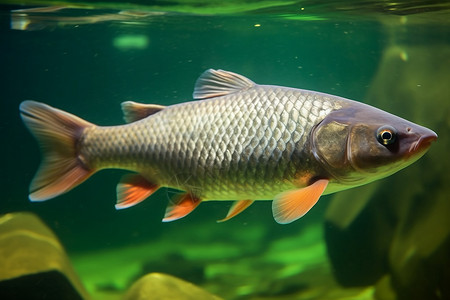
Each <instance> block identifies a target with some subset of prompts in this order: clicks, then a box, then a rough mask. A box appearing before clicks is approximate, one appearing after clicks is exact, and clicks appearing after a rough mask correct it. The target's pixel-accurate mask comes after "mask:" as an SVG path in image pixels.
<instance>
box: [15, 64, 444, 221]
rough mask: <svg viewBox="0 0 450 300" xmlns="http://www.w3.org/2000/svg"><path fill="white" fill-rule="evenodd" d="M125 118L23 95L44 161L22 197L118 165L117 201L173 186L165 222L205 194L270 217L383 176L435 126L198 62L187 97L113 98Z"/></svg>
mask: <svg viewBox="0 0 450 300" xmlns="http://www.w3.org/2000/svg"><path fill="white" fill-rule="evenodd" d="M121 108H122V111H123V114H124V120H125V122H126V124H122V125H117V126H98V125H94V124H92V123H90V122H88V121H85V120H83V119H81V118H79V117H77V116H74V115H72V114H70V113H67V112H65V111H62V110H59V109H57V108H53V107H51V106H48V105H46V104H43V103H40V102H36V101H32V100H26V101H24V102H22V103H21V104H20V114H21V118H22V120H23V122H24V124H25V125H26V127H27V128H28V129H29V131H30V132H31V133H32V135H33V136H34V137H35V138H36V139H37V141H38V144H39V145H40V149H41V153H42V155H43V159H42V162H41V165H40V167H39V168H38V171H37V173H36V175H35V177H34V178H33V180H32V181H31V184H30V194H29V199H30V200H31V201H45V200H48V199H51V198H54V197H57V196H59V195H61V194H63V193H66V192H68V191H70V190H71V189H73V188H74V187H76V186H78V185H79V184H81V183H82V182H83V181H85V180H86V179H87V178H89V177H90V176H91V175H92V174H94V173H95V172H97V171H99V170H102V169H110V168H116V169H124V170H128V171H131V172H132V173H127V174H125V175H124V176H123V177H122V178H121V179H120V181H119V183H118V185H117V188H116V193H117V200H116V204H115V207H116V209H124V208H128V207H131V206H134V205H136V204H138V203H140V202H142V201H143V200H145V199H146V198H148V197H149V196H150V195H152V194H153V193H154V192H155V191H156V190H158V189H159V188H161V187H168V188H173V189H176V190H178V191H180V192H179V193H177V194H176V195H175V196H174V197H172V198H170V199H169V202H168V205H167V208H166V211H165V215H164V217H163V219H162V221H163V222H169V221H174V220H178V219H180V218H182V217H185V216H186V215H188V214H189V213H191V212H192V211H193V210H194V209H195V208H196V207H197V206H198V205H199V204H200V203H201V202H203V201H213V200H217V201H221V200H224V201H233V203H232V205H231V207H230V208H229V211H228V214H227V215H226V216H225V217H224V218H223V219H221V220H218V222H224V221H227V220H229V219H231V218H233V217H235V216H236V215H238V214H239V213H241V212H242V211H244V210H245V209H246V208H248V207H249V206H250V205H251V204H252V203H253V202H254V201H257V200H272V213H273V217H274V219H275V221H276V222H278V223H280V224H288V223H291V222H293V221H295V220H297V219H299V218H301V217H302V216H304V215H305V214H306V213H307V212H308V211H309V210H310V209H311V208H312V207H313V206H314V205H315V204H316V203H317V201H318V199H319V198H320V197H321V195H326V194H331V193H335V192H339V191H342V190H345V189H349V188H353V187H357V186H361V185H364V184H367V183H370V182H372V181H375V180H378V179H381V178H384V177H387V176H389V175H391V174H393V173H395V172H397V171H399V170H401V169H403V168H405V167H406V166H408V165H410V164H412V163H413V162H415V161H416V160H418V159H419V158H420V157H421V156H423V155H424V154H425V152H426V151H427V150H428V149H429V147H430V145H431V144H432V142H433V141H435V140H436V139H437V134H436V133H435V132H433V131H432V130H430V129H428V128H425V127H423V126H420V125H417V124H414V123H412V122H410V121H407V120H405V119H402V118H400V117H398V116H395V115H393V114H390V113H388V112H385V111H383V110H380V109H378V108H375V107H373V106H370V105H367V104H364V103H361V102H357V101H353V100H349V99H346V98H342V97H339V96H334V95H329V94H325V93H320V92H316V91H309V90H302V89H296V88H289V87H282V86H273V85H259V84H256V83H254V82H253V81H252V80H250V79H248V78H246V77H244V76H242V75H239V74H237V73H233V72H229V71H224V70H214V69H209V70H206V71H205V72H204V73H202V74H201V76H200V77H199V78H198V79H197V81H196V83H195V88H194V93H193V100H192V101H187V102H183V103H179V104H174V105H170V106H163V105H158V104H142V103H137V102H133V101H126V102H123V103H122V105H121Z"/></svg>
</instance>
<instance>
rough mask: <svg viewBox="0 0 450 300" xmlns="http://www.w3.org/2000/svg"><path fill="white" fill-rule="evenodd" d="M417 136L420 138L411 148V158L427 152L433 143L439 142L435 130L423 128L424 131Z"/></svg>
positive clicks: (409, 152)
mask: <svg viewBox="0 0 450 300" xmlns="http://www.w3.org/2000/svg"><path fill="white" fill-rule="evenodd" d="M416 135H417V136H418V138H417V140H416V141H415V142H413V143H412V144H411V146H410V147H409V151H408V154H409V156H411V155H414V154H416V153H420V152H424V151H426V150H427V149H428V148H429V147H430V146H431V143H432V142H434V141H435V140H437V137H438V136H437V134H436V133H435V132H434V131H433V130H430V129H428V128H423V130H421V132H417V133H416Z"/></svg>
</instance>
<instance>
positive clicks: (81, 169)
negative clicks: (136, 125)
mask: <svg viewBox="0 0 450 300" xmlns="http://www.w3.org/2000/svg"><path fill="white" fill-rule="evenodd" d="M20 114H21V117H22V120H23V122H24V123H25V125H26V126H27V127H28V129H29V130H30V131H31V133H32V134H33V135H34V137H35V138H36V139H37V140H38V143H39V145H40V147H41V152H42V155H43V160H42V162H41V166H40V167H39V169H38V171H37V173H36V175H35V177H34V179H33V181H32V182H31V184H30V195H29V198H30V200H31V201H44V200H48V199H51V198H53V197H56V196H58V195H60V194H63V193H65V192H67V191H69V190H71V189H72V188H74V187H75V186H77V185H79V184H80V183H82V182H83V181H84V180H86V179H87V178H88V177H89V176H90V175H92V174H93V173H94V171H93V170H90V169H89V168H88V167H87V166H86V165H85V164H83V162H82V160H80V158H79V157H78V141H79V139H80V137H81V135H82V133H83V130H84V129H85V128H87V127H90V126H94V125H93V124H91V123H89V122H87V121H84V120H82V119H80V118H78V117H76V116H74V115H71V114H69V113H66V112H64V111H62V110H59V109H56V108H53V107H50V106H48V105H45V104H43V103H39V102H35V101H24V102H22V103H21V104H20Z"/></svg>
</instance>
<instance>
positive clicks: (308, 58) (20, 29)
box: [0, 0, 450, 300]
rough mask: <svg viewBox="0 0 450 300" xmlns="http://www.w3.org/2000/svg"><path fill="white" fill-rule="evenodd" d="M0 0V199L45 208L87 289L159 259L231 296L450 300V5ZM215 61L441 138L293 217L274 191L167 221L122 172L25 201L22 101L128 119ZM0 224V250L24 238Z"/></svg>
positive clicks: (120, 279)
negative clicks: (136, 106)
mask: <svg viewBox="0 0 450 300" xmlns="http://www.w3.org/2000/svg"><path fill="white" fill-rule="evenodd" d="M2 3H3V4H1V5H0V9H1V10H0V14H1V15H0V20H1V23H0V26H1V27H0V30H1V33H0V65H1V89H0V93H1V94H0V99H1V110H0V111H1V118H0V128H1V132H2V143H1V145H2V146H1V148H0V151H1V152H0V153H1V155H0V157H1V159H2V180H1V181H0V184H1V191H2V196H1V200H0V201H1V202H0V203H1V205H0V213H1V214H2V215H4V214H8V215H9V216H10V215H11V214H10V213H14V212H30V213H33V214H35V215H36V216H38V217H39V218H40V219H41V220H42V221H43V222H44V223H45V224H46V225H47V226H48V227H49V228H50V229H51V230H52V231H53V232H54V234H55V235H56V236H57V238H58V239H59V241H60V243H61V244H62V245H63V247H64V249H65V251H66V252H67V254H68V257H69V259H70V262H71V264H72V265H73V268H74V269H75V272H76V274H77V275H76V276H78V277H79V278H80V280H81V282H82V285H83V286H84V288H85V289H86V291H87V292H82V293H81V294H83V293H84V296H82V297H83V298H86V297H92V299H122V297H124V295H125V294H126V292H127V290H128V289H129V288H130V286H131V285H132V284H133V282H135V281H136V280H137V279H138V278H140V277H141V276H143V275H145V274H147V273H151V272H160V273H165V274H171V275H174V276H176V277H178V278H181V279H183V280H186V281H188V282H191V283H194V284H196V285H197V286H199V287H201V288H202V289H204V290H206V291H208V292H210V293H212V294H215V295H217V296H218V297H221V298H224V299H383V300H384V299H450V290H449V289H450V287H449V286H450V285H449V283H450V271H449V270H450V257H449V253H450V196H449V195H450V188H449V186H450V185H449V184H450V175H449V171H448V170H449V168H450V163H449V154H448V149H449V148H450V140H449V134H450V117H449V116H450V84H449V83H450V4H449V3H448V2H445V1H430V2H425V1H405V2H395V3H394V2H392V3H391V2H388V1H376V2H375V1H374V2H370V1H365V2H362V3H359V4H356V3H353V2H352V1H348V2H342V1H318V2H317V1H236V0H235V1H226V2H223V1H200V0H198V1H170V2H165V1H147V2H146V1H143V2H138V1H135V2H134V3H133V2H120V1H113V2H108V3H106V2H105V3H101V4H98V3H96V2H70V3H63V4H62V3H61V2H54V5H58V6H52V5H53V2H52V1H41V2H40V1H30V2H29V3H27V6H23V5H17V4H15V3H14V2H13V1H11V2H8V1H2ZM21 4H23V3H21ZM35 7H50V8H46V9H34V8H35ZM209 68H214V69H224V70H229V71H232V72H236V73H239V74H242V75H244V76H246V77H248V78H250V79H251V80H253V81H255V82H256V83H260V84H273V85H282V86H289V87H296V88H302V89H309V90H315V91H320V92H325V93H329V94H333V95H338V96H342V97H345V98H349V99H354V100H357V101H361V102H365V103H368V104H370V105H373V106H376V107H378V108H381V109H383V110H385V111H388V112H390V113H393V114H395V115H398V116H400V117H403V118H405V119H408V120H410V121H412V122H414V123H418V124H420V125H423V126H426V127H428V128H430V129H432V130H434V131H435V132H436V133H437V134H438V135H439V138H438V140H437V142H436V143H434V144H433V145H432V147H431V148H430V150H429V151H428V153H427V154H426V155H425V156H424V157H423V158H421V159H420V160H419V161H418V162H416V163H414V164H413V165H411V166H409V167H407V168H406V169H404V170H402V171H400V172H399V173H397V174H394V175H392V176H390V177H388V178H385V179H382V180H380V181H378V182H375V183H372V184H370V185H367V186H364V187H360V188H355V189H352V190H349V191H345V192H341V193H338V194H335V195H329V196H324V197H321V199H320V201H319V202H318V203H317V205H316V206H315V207H314V208H313V209H312V210H311V211H310V212H309V213H308V214H307V215H306V216H304V217H303V218H301V219H300V220H298V221H296V222H294V223H292V224H289V225H279V224H277V223H276V222H275V221H274V220H273V217H272V210H271V202H270V201H260V202H256V203H255V204H253V205H252V206H251V207H250V208H248V209H247V210H246V211H245V212H243V213H242V214H240V215H239V216H237V217H235V218H233V219H232V220H230V221H227V222H225V223H220V224H219V223H216V220H218V219H221V218H223V217H224V216H225V215H226V212H227V210H228V208H229V206H230V205H231V202H223V201H221V202H206V203H203V204H202V205H200V206H199V207H198V208H197V209H196V210H195V211H194V212H192V213H191V214H189V215H188V216H187V217H185V218H183V219H180V220H178V221H175V222H171V223H162V222H161V219H162V217H163V215H164V211H165V206H166V204H167V200H168V196H170V195H172V194H171V193H172V192H171V191H168V190H166V189H160V190H159V191H158V192H157V193H156V194H154V195H152V197H150V198H149V199H147V200H146V201H144V202H142V203H141V204H139V205H136V206H133V207H131V208H128V209H126V210H120V211H117V210H116V209H115V208H114V204H115V201H116V185H117V183H118V182H119V179H120V178H121V176H122V175H124V174H126V172H125V171H121V170H104V171H101V172H99V173H98V174H96V175H94V176H92V177H91V178H90V179H89V180H87V181H86V182H85V183H83V184H82V185H81V186H79V187H77V188H75V189H74V190H72V191H70V192H69V193H67V194H64V195H62V196H60V197H57V198H56V199H52V200H50V201H46V202H41V203H31V202H30V201H29V200H28V186H29V183H30V181H31V179H32V178H33V176H34V174H35V172H36V170H37V168H38V166H39V163H40V153H39V148H38V145H37V143H36V141H35V140H34V139H33V137H32V136H31V135H30V134H29V132H28V131H27V130H26V128H25V127H24V125H23V124H22V122H21V119H20V117H19V110H18V107H19V104H20V103H21V102H22V101H23V100H27V99H31V100H36V101H40V102H44V103H46V104H49V105H51V106H54V107H57V108H60V109H62V110H65V111H68V112H70V113H72V114H75V115H77V116H80V117H81V118H83V119H86V120H88V121H90V122H92V123H95V124H99V125H117V124H123V118H122V112H121V109H120V103H121V102H123V101H129V100H131V101H136V102H143V103H155V104H162V105H170V104H175V103H180V102H184V101H190V100H192V92H193V88H194V83H195V81H196V79H197V78H198V76H199V75H200V74H201V73H202V72H203V71H205V70H206V69H209ZM2 234H7V232H6V233H5V231H4V230H2V222H0V251H3V250H4V251H3V252H2V253H7V251H6V250H5V249H6V248H7V247H9V248H11V249H10V250H9V251H10V252H8V253H14V245H12V244H11V243H5V241H3V242H2V236H3V235H2ZM9 248H8V249H9ZM2 249H3V250H2ZM3 259H4V260H7V259H9V258H8V257H5V256H3ZM0 263H1V261H0ZM5 276H6V277H4V278H7V279H8V278H9V277H7V275H5ZM4 278H2V277H1V274H0V280H2V279H4ZM1 287H2V285H1V284H0V295H1V291H2V288H1ZM86 295H90V296H86ZM0 298H1V297H0ZM11 299H12V298H11ZM36 299H40V298H36ZM67 299H72V298H67ZM130 299H133V298H130ZM142 299H144V298H142ZM149 299H150V298H149ZM161 299H162V298H161ZM167 299H170V297H168V298H167ZM186 299H187V298H186ZM193 299H194V298H193ZM205 299H206V298H205ZM211 299H212V298H211Z"/></svg>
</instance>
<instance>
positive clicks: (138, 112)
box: [121, 101, 166, 123]
mask: <svg viewBox="0 0 450 300" xmlns="http://www.w3.org/2000/svg"><path fill="white" fill-rule="evenodd" d="M121 106H122V112H123V119H124V120H125V122H127V123H131V122H134V121H138V120H142V119H144V118H147V117H148V116H150V115H153V114H155V113H157V112H159V111H161V110H163V109H164V108H166V107H165V106H162V105H157V104H142V103H137V102H133V101H126V102H122V104H121Z"/></svg>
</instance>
